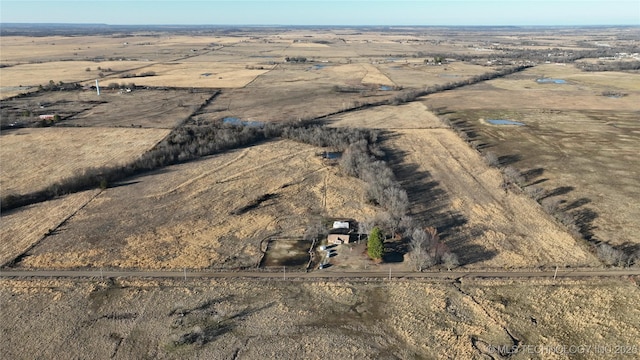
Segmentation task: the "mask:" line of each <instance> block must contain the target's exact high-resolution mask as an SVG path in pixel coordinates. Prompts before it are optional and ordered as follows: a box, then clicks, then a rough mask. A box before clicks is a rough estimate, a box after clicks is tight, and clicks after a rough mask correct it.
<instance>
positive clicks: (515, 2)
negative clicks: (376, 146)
mask: <svg viewBox="0 0 640 360" xmlns="http://www.w3.org/2000/svg"><path fill="white" fill-rule="evenodd" d="M0 22H2V23H101V24H111V25H178V24H179V25H423V26H433V25H521V26H522V25H569V26H570V25H638V26H640V0H600V1H596V0H495V1H484V0H447V1H445V0H413V1H403V0H400V1H390V0H346V1H318V0H295V1H278V0H275V1H273V0H258V1H255V0H254V1H245V0H235V1H216V0H185V1H176V0H66V1H65V0H41V1H31V0H0Z"/></svg>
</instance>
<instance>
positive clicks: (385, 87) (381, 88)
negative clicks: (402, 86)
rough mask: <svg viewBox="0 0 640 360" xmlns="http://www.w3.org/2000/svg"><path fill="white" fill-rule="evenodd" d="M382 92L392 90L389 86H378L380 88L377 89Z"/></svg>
mask: <svg viewBox="0 0 640 360" xmlns="http://www.w3.org/2000/svg"><path fill="white" fill-rule="evenodd" d="M378 89H380V90H382V91H391V90H393V88H392V87H391V86H387V85H380V87H379V88H378Z"/></svg>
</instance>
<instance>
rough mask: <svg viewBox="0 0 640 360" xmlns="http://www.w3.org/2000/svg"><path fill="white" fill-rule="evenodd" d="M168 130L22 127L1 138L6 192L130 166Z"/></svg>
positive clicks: (1, 174)
mask: <svg viewBox="0 0 640 360" xmlns="http://www.w3.org/2000/svg"><path fill="white" fill-rule="evenodd" d="M168 133H169V131H168V130H162V129H117V128H109V129H105V128H40V129H18V130H14V131H11V132H7V133H5V134H3V135H2V137H0V141H1V142H2V146H0V154H1V155H0V156H1V157H2V171H0V186H1V187H2V195H3V196H4V195H6V194H9V193H25V192H30V191H36V190H40V189H42V188H44V187H46V186H47V185H50V184H53V183H54V182H56V181H59V180H61V179H63V178H67V177H71V176H73V175H74V174H76V173H77V172H81V171H82V170H83V169H86V168H89V167H99V166H105V165H117V164H126V163H127V162H129V161H131V160H133V159H135V158H137V157H138V156H140V155H141V154H142V153H144V152H145V151H146V150H148V149H150V148H151V147H153V146H154V145H155V144H156V143H157V142H158V141H160V140H162V139H163V138H164V137H165V136H166V135H167V134H168Z"/></svg>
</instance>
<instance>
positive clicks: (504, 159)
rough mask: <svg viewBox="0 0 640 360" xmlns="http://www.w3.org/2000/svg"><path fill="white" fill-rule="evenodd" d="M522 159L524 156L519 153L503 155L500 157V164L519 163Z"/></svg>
mask: <svg viewBox="0 0 640 360" xmlns="http://www.w3.org/2000/svg"><path fill="white" fill-rule="evenodd" d="M520 160H522V156H520V155H518V154H514V155H502V156H499V157H498V164H500V166H509V165H512V164H515V163H517V162H518V161H520Z"/></svg>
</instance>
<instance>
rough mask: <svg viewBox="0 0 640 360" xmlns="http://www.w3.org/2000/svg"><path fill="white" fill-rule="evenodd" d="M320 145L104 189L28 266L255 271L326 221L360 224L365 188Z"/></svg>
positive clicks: (244, 154) (221, 159) (255, 151)
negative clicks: (274, 250) (266, 257)
mask: <svg viewBox="0 0 640 360" xmlns="http://www.w3.org/2000/svg"><path fill="white" fill-rule="evenodd" d="M322 151H323V150H322V149H321V148H316V147H313V146H309V145H303V144H299V143H294V142H291V141H284V140H282V141H272V142H266V143H263V144H260V145H256V146H252V147H250V148H246V149H238V150H234V151H230V152H227V153H225V154H221V155H217V156H212V157H208V158H204V159H202V160H199V161H196V162H192V163H187V164H181V165H175V166H171V167H167V168H165V169H163V170H161V171H158V172H157V173H152V174H149V175H145V176H140V177H137V178H134V179H131V180H130V181H128V182H126V183H122V184H117V185H116V186H114V187H112V188H108V189H106V190H104V191H103V192H101V194H100V195H99V196H98V197H96V198H95V199H93V200H92V201H91V202H90V203H89V204H87V205H86V206H85V207H84V208H83V209H82V210H81V211H78V212H77V213H76V214H75V215H74V216H73V217H72V218H70V219H69V220H68V221H67V222H65V224H63V225H62V226H61V227H60V228H57V229H56V231H54V232H53V233H52V234H51V235H49V236H47V237H45V238H44V239H42V241H41V242H40V243H39V244H38V245H37V246H36V247H34V248H33V249H32V250H30V251H29V252H28V253H27V254H26V256H24V257H23V259H22V261H21V262H19V263H18V264H17V265H18V266H20V267H27V268H74V267H119V268H149V269H151V268H154V269H157V268H178V269H181V268H184V267H187V268H197V269H200V268H226V269H229V268H239V267H255V266H257V265H258V264H259V262H260V259H261V257H262V254H263V253H262V251H263V250H264V248H263V245H264V244H263V241H266V240H268V239H269V238H270V237H274V236H276V237H298V238H301V235H302V234H303V233H304V230H305V228H306V227H307V226H308V225H309V224H310V223H311V222H313V221H319V220H320V219H321V217H322V216H327V215H328V216H332V217H345V218H356V217H357V218H361V217H362V216H371V215H372V214H373V213H374V212H375V209H374V208H373V207H372V206H370V205H367V204H366V203H365V194H364V189H363V184H362V183H361V181H359V180H355V179H353V178H349V177H346V176H342V175H340V173H339V171H338V169H337V167H335V166H330V165H329V164H327V163H325V162H324V160H322V158H321V157H320V156H319V155H320V154H322Z"/></svg>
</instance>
